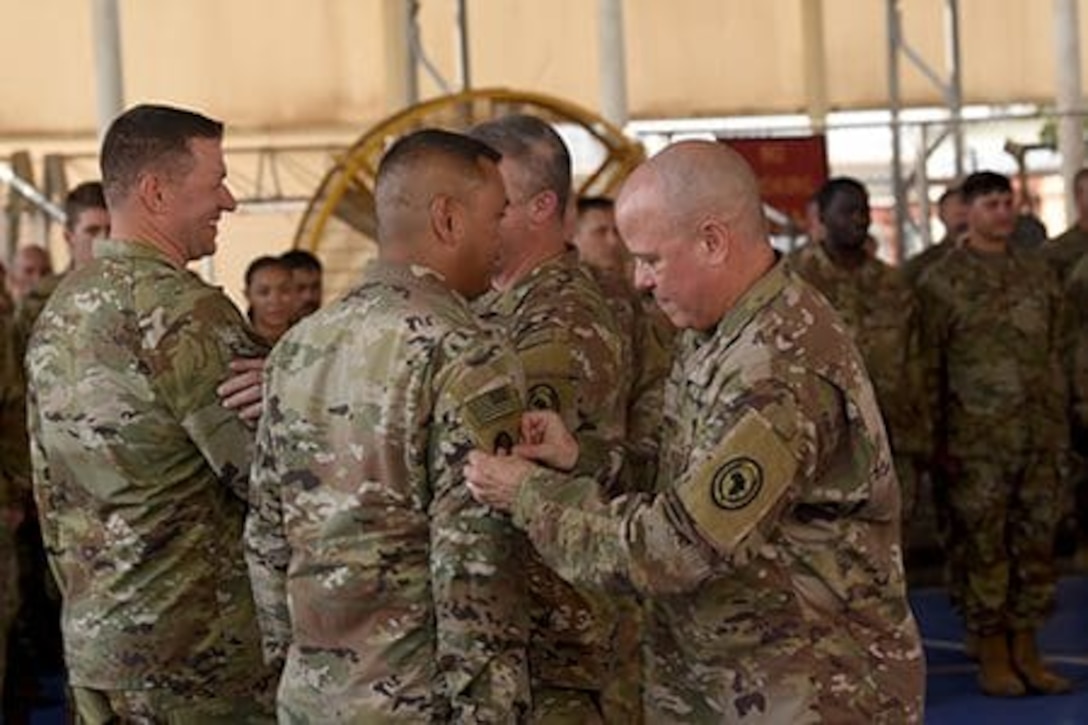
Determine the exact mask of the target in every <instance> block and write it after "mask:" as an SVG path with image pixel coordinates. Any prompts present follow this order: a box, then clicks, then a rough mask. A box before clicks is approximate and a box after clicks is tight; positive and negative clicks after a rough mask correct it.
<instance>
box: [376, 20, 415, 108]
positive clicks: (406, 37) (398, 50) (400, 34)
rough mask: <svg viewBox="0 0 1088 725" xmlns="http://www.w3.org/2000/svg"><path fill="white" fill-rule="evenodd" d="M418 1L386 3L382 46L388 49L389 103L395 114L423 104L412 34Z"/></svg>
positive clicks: (386, 53) (387, 105)
mask: <svg viewBox="0 0 1088 725" xmlns="http://www.w3.org/2000/svg"><path fill="white" fill-rule="evenodd" d="M415 5H416V0H385V3H384V5H383V6H382V25H383V31H384V32H383V33H382V43H383V45H384V49H385V53H384V55H385V63H384V65H385V103H386V111H387V112H388V113H395V112H396V111H399V110H401V109H402V108H407V107H408V106H411V105H412V104H414V103H415V102H416V101H418V100H419V82H418V79H417V76H416V58H415V53H414V51H413V49H412V48H413V43H412V34H413V23H414V22H415Z"/></svg>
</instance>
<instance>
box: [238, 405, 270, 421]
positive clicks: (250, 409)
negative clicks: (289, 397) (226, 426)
mask: <svg viewBox="0 0 1088 725" xmlns="http://www.w3.org/2000/svg"><path fill="white" fill-rule="evenodd" d="M263 412H264V401H263V400H258V401H257V402H256V403H253V404H252V405H248V406H246V407H245V408H242V409H241V410H240V411H238V417H239V418H241V419H242V420H244V421H246V422H247V423H255V422H257V420H258V419H259V418H260V417H261V413H263Z"/></svg>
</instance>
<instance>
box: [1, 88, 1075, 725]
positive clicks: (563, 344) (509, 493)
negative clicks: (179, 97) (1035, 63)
mask: <svg viewBox="0 0 1088 725" xmlns="http://www.w3.org/2000/svg"><path fill="white" fill-rule="evenodd" d="M224 133H225V131H224V126H223V124H222V123H221V122H219V121H216V120H214V119H210V118H208V117H206V116H204V115H203V114H201V113H198V112H196V111H191V110H186V109H181V108H174V107H169V106H152V105H142V106H137V107H134V108H132V109H129V110H128V111H126V112H125V113H123V114H122V115H121V116H119V117H118V118H117V119H115V121H114V122H113V124H112V125H111V127H110V129H109V131H108V132H107V134H106V136H105V138H104V140H103V144H102V149H101V154H100V165H101V171H102V181H101V182H88V183H85V184H81V185H80V186H78V187H76V188H74V189H73V190H72V191H71V193H70V194H69V195H68V198H67V201H66V205H65V212H66V223H65V228H64V236H65V240H66V242H67V244H68V246H69V253H70V254H69V256H70V259H71V262H70V264H69V266H68V268H67V269H65V270H63V271H61V272H58V273H54V271H53V269H52V266H51V263H50V259H49V255H48V253H47V251H46V250H45V249H44V248H43V247H39V246H33V245H31V246H24V247H21V248H20V249H19V250H18V252H17V254H16V255H15V257H14V259H13V260H12V262H11V264H10V266H9V267H8V269H7V271H6V284H5V285H3V286H2V287H0V423H2V428H0V685H6V688H5V689H4V690H3V697H4V717H3V720H4V721H5V722H11V723H22V722H28V721H29V708H30V707H31V706H32V704H33V702H34V700H35V697H36V692H35V687H36V686H37V682H38V676H39V675H40V674H41V672H42V671H43V668H44V669H46V670H48V668H49V667H50V666H53V667H55V668H56V669H57V670H61V671H63V673H64V677H65V682H66V685H67V690H66V699H67V706H68V708H69V709H70V712H71V713H73V715H74V717H75V718H76V720H77V721H78V722H82V723H103V724H105V723H113V722H147V723H159V722H163V723H165V722H177V723H187V722H192V723H245V722H275V721H277V720H278V721H279V722H290V723H311V722H312V723H317V722H337V723H370V722H394V721H395V722H510V723H541V724H552V723H555V724H564V723H635V724H638V723H643V722H645V723H666V722H667V723H682V722H690V723H707V722H721V723H747V722H813V721H815V722H835V723H849V722H857V723H917V722H921V721H922V720H923V710H924V691H925V661H924V660H925V658H924V654H923V650H922V645H921V639H920V635H919V632H918V628H917V625H916V623H915V620H914V616H913V613H912V612H911V608H910V605H909V602H908V599H907V578H908V574H909V572H910V568H911V566H912V565H913V564H914V562H915V561H916V560H918V557H919V552H925V551H927V550H928V551H930V552H932V551H933V550H936V549H939V550H940V551H941V552H942V560H943V561H944V563H945V567H946V575H947V584H948V587H949V593H950V596H951V598H952V601H953V604H954V605H955V607H956V608H957V610H958V612H959V614H960V616H961V617H962V618H963V621H964V624H965V629H966V632H967V638H966V641H965V643H964V646H965V648H966V649H967V651H968V652H969V653H970V654H971V655H972V656H973V657H975V658H976V659H977V661H978V664H979V672H978V684H979V687H980V689H981V691H982V692H984V693H985V694H987V695H992V696H998V697H1017V696H1021V695H1025V694H1027V693H1039V694H1055V693H1061V692H1066V691H1068V690H1069V689H1070V688H1071V683H1070V682H1069V681H1068V680H1067V679H1065V678H1064V677H1062V676H1061V675H1060V674H1058V673H1057V672H1055V671H1054V670H1053V669H1052V668H1050V667H1049V666H1048V665H1047V663H1046V662H1045V661H1044V660H1043V658H1042V657H1041V655H1040V652H1039V648H1038V642H1037V634H1038V631H1039V629H1040V628H1041V627H1042V626H1043V624H1044V623H1045V622H1046V621H1047V618H1048V617H1049V615H1050V613H1051V612H1052V610H1053V607H1054V598H1055V585H1056V582H1057V566H1056V559H1057V555H1056V546H1057V542H1058V541H1059V539H1060V534H1061V533H1062V532H1063V531H1066V532H1068V531H1075V530H1076V528H1075V527H1076V526H1077V525H1078V524H1079V525H1081V526H1083V523H1082V522H1083V521H1084V515H1085V513H1086V511H1085V508H1084V507H1083V505H1081V504H1078V503H1077V499H1078V494H1079V498H1080V500H1083V499H1085V498H1088V496H1086V495H1085V494H1088V483H1086V482H1088V464H1086V463H1085V461H1086V460H1088V433H1086V431H1088V403H1086V400H1088V320H1086V319H1085V318H1084V314H1083V312H1082V310H1084V309H1088V255H1086V254H1085V253H1086V252H1088V170H1085V171H1082V172H1081V173H1080V174H1078V175H1077V177H1076V179H1075V180H1073V184H1074V188H1075V191H1076V198H1077V203H1078V209H1079V210H1080V217H1079V218H1078V220H1077V221H1076V222H1075V223H1074V225H1073V226H1072V227H1071V228H1070V229H1069V231H1067V232H1065V233H1064V234H1062V235H1061V236H1059V237H1057V238H1055V239H1053V240H1050V241H1046V242H1043V243H1041V244H1028V243H1025V242H1024V241H1023V239H1026V238H1027V237H1024V235H1025V234H1027V233H1028V232H1025V231H1024V230H1029V231H1030V233H1031V234H1033V235H1035V236H1038V235H1037V233H1036V231H1037V230H1035V228H1034V227H1033V226H1031V225H1030V224H1028V223H1026V222H1025V220H1023V219H1021V218H1020V215H1018V213H1017V210H1016V205H1015V203H1014V197H1013V190H1012V187H1011V185H1010V183H1009V179H1008V178H1006V177H1005V176H1002V175H1000V174H996V173H992V172H988V171H980V172H976V173H973V174H971V175H969V176H968V177H966V178H965V179H963V180H962V182H961V183H957V184H955V185H953V186H950V187H949V188H948V189H947V190H946V191H945V193H944V194H943V195H942V196H941V198H940V201H939V203H938V210H939V215H940V219H941V221H942V223H943V224H944V226H945V230H946V234H945V236H944V238H943V239H942V240H941V241H940V242H939V243H938V244H936V245H934V246H933V247H931V248H929V249H927V250H925V251H924V252H923V253H921V254H919V255H917V256H916V257H914V258H912V259H910V260H907V262H906V263H905V264H904V265H902V266H901V267H898V268H896V267H892V266H889V265H887V264H885V263H883V262H882V261H880V260H879V259H877V258H876V257H875V255H874V254H873V247H874V244H873V238H872V236H871V234H870V224H871V217H870V206H869V194H868V191H867V189H866V188H865V186H864V185H863V184H862V183H861V182H859V181H857V180H855V179H851V178H846V177H837V178H833V179H831V180H830V181H828V182H827V183H826V184H825V185H824V186H823V187H822V188H821V189H820V190H819V191H818V192H817V193H816V194H815V195H814V197H813V199H812V203H811V204H810V209H811V212H810V213H811V221H812V233H811V235H810V241H809V243H808V244H806V245H804V246H802V247H800V248H798V249H796V250H794V251H792V252H791V253H789V254H788V255H783V254H781V253H779V252H776V251H775V250H774V248H773V247H772V246H771V245H770V242H769V238H768V234H767V223H766V220H765V217H764V213H763V207H762V202H761V199H760V195H759V180H758V179H757V178H756V177H755V176H754V174H753V172H752V171H751V169H750V168H749V167H748V165H747V164H746V163H745V162H744V161H743V159H742V158H741V157H740V156H739V155H738V154H736V153H735V152H733V151H732V150H730V149H729V148H728V147H727V146H726V145H724V144H720V143H714V142H708V141H684V142H680V143H676V144H673V145H671V146H669V147H667V148H666V149H665V150H663V151H662V152H661V153H659V154H658V155H656V156H654V157H653V158H651V159H650V160H648V161H646V162H644V163H643V164H642V165H641V166H639V167H638V168H637V169H636V170H635V171H634V172H632V174H631V175H630V177H629V178H628V179H627V180H626V182H625V183H624V184H623V186H622V188H621V189H620V190H619V193H618V195H617V197H616V198H615V199H611V198H603V197H589V198H581V199H579V198H575V197H574V195H573V192H572V188H573V185H572V177H571V159H570V154H569V151H568V150H567V147H566V145H565V144H564V142H563V140H562V138H561V137H560V136H559V135H558V134H557V133H556V132H555V131H554V129H553V128H552V127H551V126H549V125H548V124H547V123H545V122H544V121H542V120H540V119H538V118H534V117H531V116H525V115H513V116H506V117H502V118H498V119H495V120H492V121H488V122H485V123H482V124H479V125H478V126H475V127H473V128H472V129H469V130H468V131H467V132H466V133H464V134H462V133H454V132H450V131H443V130H438V129H424V130H420V131H416V132H413V133H410V134H408V135H406V136H404V137H402V138H400V139H398V140H396V141H395V142H394V143H392V145H391V146H390V147H389V148H388V149H387V151H386V153H385V155H384V157H383V159H382V161H381V163H380V165H379V168H378V170H377V176H376V181H375V189H374V200H375V207H376V217H377V238H376V243H377V250H378V251H377V257H376V259H374V260H372V261H371V262H369V263H368V265H367V266H366V267H365V269H364V271H363V273H362V275H361V277H360V278H359V279H358V280H357V282H356V284H355V286H354V287H353V288H352V289H351V290H349V291H348V292H347V293H345V294H344V295H343V296H342V297H340V298H339V299H337V300H335V301H330V302H328V303H327V304H324V303H325V300H323V290H322V282H321V278H322V269H321V264H320V262H319V261H318V259H317V258H316V257H315V256H313V255H312V254H309V253H308V252H305V251H302V250H292V251H290V252H287V253H286V254H283V255H282V256H261V257H259V258H257V259H254V260H253V261H252V263H251V264H250V265H249V267H248V268H247V270H246V272H245V278H244V295H245V301H246V306H247V309H246V310H245V311H244V312H243V311H239V310H238V309H237V308H236V307H235V306H234V305H233V304H232V303H231V302H230V301H229V300H228V298H227V297H226V296H225V295H224V294H223V292H222V291H221V290H220V289H218V288H216V287H213V286H210V285H208V284H206V283H205V282H203V281H202V280H201V279H200V278H199V276H197V275H196V274H195V273H193V272H192V271H190V270H189V269H188V268H187V265H188V264H189V263H191V262H193V261H196V260H198V259H201V258H203V257H206V256H209V255H213V254H214V253H215V251H216V248H217V244H218V240H217V236H218V225H219V223H220V222H221V220H222V218H223V216H224V215H225V214H229V213H230V212H232V211H233V210H234V208H235V206H236V202H235V199H234V197H233V195H232V193H231V191H230V188H229V184H228V169H227V168H226V165H225V161H224V157H223V138H224ZM1033 238H1034V237H1033ZM1070 521H1073V522H1076V523H1074V524H1072V525H1070V524H1069V522H1070ZM904 560H906V565H904ZM5 663H6V665H7V667H6V671H5V668H4V667H3V666H4V665H5Z"/></svg>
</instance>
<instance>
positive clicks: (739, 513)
mask: <svg viewBox="0 0 1088 725" xmlns="http://www.w3.org/2000/svg"><path fill="white" fill-rule="evenodd" d="M796 471H797V459H796V458H795V457H794V454H793V452H792V451H791V450H790V448H789V446H787V445H786V443H785V441H783V439H782V438H781V437H780V436H779V435H778V434H777V433H776V432H775V430H774V428H773V427H772V426H771V424H770V422H769V421H768V420H767V419H766V418H765V417H764V416H763V415H761V414H760V413H759V412H758V411H755V410H749V411H748V412H746V413H745V414H744V415H743V416H742V417H741V419H740V422H739V423H737V424H736V425H735V426H733V428H732V429H730V430H729V431H728V432H727V433H726V435H725V437H724V438H722V440H721V442H720V443H719V444H718V445H717V447H716V448H715V449H714V450H713V451H712V452H711V454H710V455H709V456H707V458H706V460H705V461H703V462H702V463H701V464H700V465H699V466H698V467H697V468H696V469H695V470H694V471H693V472H692V473H690V474H689V475H688V476H687V477H686V479H685V480H684V481H682V482H681V483H680V484H679V488H678V490H677V495H678V496H679V498H680V502H681V503H682V504H683V506H684V509H685V510H686V511H687V512H688V515H690V516H691V518H692V521H694V523H695V526H696V528H697V529H698V530H699V533H700V534H701V535H702V536H703V537H705V538H706V540H707V542H708V543H710V544H711V545H713V546H714V547H715V548H716V549H718V550H719V551H720V552H722V553H723V554H726V555H728V554H730V553H732V552H733V551H734V550H735V549H736V548H737V546H738V545H739V544H740V543H741V542H742V541H743V540H744V539H745V537H747V536H748V535H749V534H750V533H751V532H752V531H753V530H754V529H755V528H756V527H757V526H758V525H759V524H760V522H762V521H763V519H764V518H765V517H766V516H767V514H768V513H769V512H770V511H771V509H772V508H773V507H774V506H775V504H776V503H778V501H779V500H780V499H781V498H782V495H783V494H784V493H785V492H786V490H787V489H788V488H789V486H790V484H791V483H792V481H793V477H794V474H795V473H796Z"/></svg>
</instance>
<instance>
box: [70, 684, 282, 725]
mask: <svg viewBox="0 0 1088 725" xmlns="http://www.w3.org/2000/svg"><path fill="white" fill-rule="evenodd" d="M267 700H268V698H265V697H252V696H242V697H234V698H225V697H224V698H193V697H183V696H178V695H177V694H175V693H173V692H170V691H164V690H118V691H112V692H103V691H99V690H90V689H87V688H84V687H76V688H73V689H72V705H73V710H74V711H75V716H76V722H77V723H79V725H117V723H125V724H126V725H160V724H161V725H270V723H272V722H274V720H273V718H271V717H270V715H269V704H268V701H267Z"/></svg>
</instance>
